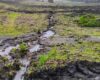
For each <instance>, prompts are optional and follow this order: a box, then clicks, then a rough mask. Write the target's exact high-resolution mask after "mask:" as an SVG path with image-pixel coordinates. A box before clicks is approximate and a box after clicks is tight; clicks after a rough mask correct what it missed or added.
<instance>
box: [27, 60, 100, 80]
mask: <svg viewBox="0 0 100 80" xmlns="http://www.w3.org/2000/svg"><path fill="white" fill-rule="evenodd" d="M32 79H35V80H100V63H95V62H87V61H76V62H71V63H67V65H66V66H65V67H60V68H57V69H55V70H53V69H48V70H41V71H39V72H37V73H35V74H31V75H30V76H28V78H26V79H25V80H32Z"/></svg>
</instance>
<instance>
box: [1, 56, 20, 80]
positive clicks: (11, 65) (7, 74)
mask: <svg viewBox="0 0 100 80" xmlns="http://www.w3.org/2000/svg"><path fill="white" fill-rule="evenodd" d="M1 62H2V63H1ZM0 65H1V66H0V79H1V80H6V79H7V80H12V79H13V77H14V75H15V74H16V71H17V70H19V69H20V66H21V64H20V62H19V60H14V61H9V60H7V59H6V58H5V57H0ZM2 74H3V75H2Z"/></svg>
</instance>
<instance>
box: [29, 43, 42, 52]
mask: <svg viewBox="0 0 100 80" xmlns="http://www.w3.org/2000/svg"><path fill="white" fill-rule="evenodd" d="M41 49H42V48H41V45H40V44H36V45H34V46H33V47H32V48H31V49H29V51H30V52H31V53H32V52H37V51H39V50H41Z"/></svg>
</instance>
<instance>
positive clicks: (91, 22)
mask: <svg viewBox="0 0 100 80" xmlns="http://www.w3.org/2000/svg"><path fill="white" fill-rule="evenodd" d="M78 22H79V24H80V25H81V26H82V27H100V21H97V20H96V17H95V16H93V15H90V14H87V15H83V16H80V19H79V21H78Z"/></svg>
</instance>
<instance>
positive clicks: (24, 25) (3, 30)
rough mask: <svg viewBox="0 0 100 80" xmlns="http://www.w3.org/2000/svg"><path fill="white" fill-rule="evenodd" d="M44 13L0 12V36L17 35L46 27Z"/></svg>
mask: <svg viewBox="0 0 100 80" xmlns="http://www.w3.org/2000/svg"><path fill="white" fill-rule="evenodd" d="M46 16H47V15H46V14H24V13H17V12H4V13H0V19H1V20H0V23H1V24H0V36H18V35H22V34H25V33H29V32H38V31H39V30H40V29H41V30H43V29H45V28H46V27H47V20H46Z"/></svg>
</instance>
